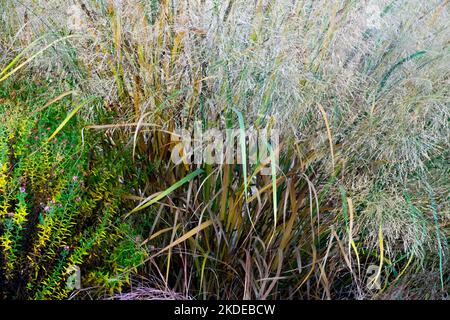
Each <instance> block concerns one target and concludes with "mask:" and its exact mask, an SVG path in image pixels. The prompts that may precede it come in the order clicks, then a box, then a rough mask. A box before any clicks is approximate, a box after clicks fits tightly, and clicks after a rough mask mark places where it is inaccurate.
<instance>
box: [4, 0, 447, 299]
mask: <svg viewBox="0 0 450 320" xmlns="http://www.w3.org/2000/svg"><path fill="white" fill-rule="evenodd" d="M1 8H2V9H3V12H5V13H6V12H9V13H10V14H3V15H2V22H4V23H3V24H2V26H1V27H0V32H1V33H2V35H3V37H2V38H1V39H2V40H1V43H0V44H1V47H0V49H1V50H2V53H4V54H3V59H2V66H3V65H4V66H8V65H9V64H10V63H11V61H13V62H14V64H15V65H16V66H18V65H20V63H22V62H27V63H26V64H24V65H23V68H21V69H20V70H17V72H15V73H14V74H11V75H10V76H9V79H8V81H19V79H22V78H25V79H28V81H32V82H33V81H39V80H41V79H49V81H50V80H51V81H52V83H53V84H50V85H49V87H50V88H51V87H54V88H56V89H58V90H60V92H67V91H68V90H74V89H76V90H78V91H79V92H80V93H81V94H82V95H83V96H94V97H96V98H97V100H100V101H102V103H100V104H99V103H96V104H88V105H86V106H80V109H79V111H78V116H79V117H80V118H81V119H84V121H85V124H84V126H83V136H84V137H86V138H88V137H92V136H93V137H97V138H98V139H100V140H101V141H102V143H101V144H98V145H96V146H95V148H94V149H95V150H96V151H97V152H99V153H100V154H102V155H103V156H104V157H106V158H107V157H111V155H116V156H115V158H114V159H116V160H117V159H118V157H121V160H122V162H118V163H117V166H118V169H117V170H115V169H114V170H113V169H110V170H111V172H109V175H110V176H111V178H112V179H117V180H120V181H122V182H123V183H119V185H118V186H114V190H116V188H117V189H118V190H120V193H121V196H120V202H117V205H116V208H117V210H118V213H117V217H118V219H119V217H120V219H122V221H123V223H124V225H122V224H120V225H121V226H122V227H121V228H122V229H121V230H122V231H123V233H124V234H125V237H126V238H127V239H128V242H123V243H122V244H121V245H117V246H116V248H115V249H114V256H116V257H121V259H125V260H126V263H123V264H122V267H120V268H118V267H114V263H116V262H115V261H116V260H115V259H106V260H101V262H99V261H97V263H98V264H97V265H96V266H97V273H96V277H88V276H84V277H83V282H85V283H89V284H90V285H91V286H92V288H91V289H90V290H83V291H81V292H80V294H78V293H77V297H82V294H83V293H86V292H88V293H89V295H90V296H96V297H104V296H105V295H107V296H114V290H126V291H128V292H129V293H127V295H125V296H124V298H126V299H129V298H130V297H133V295H134V294H135V295H134V296H136V297H138V296H146V295H145V294H143V292H144V291H145V288H147V287H149V283H148V281H143V283H142V285H137V286H127V282H126V281H125V282H119V285H118V286H116V287H114V286H113V287H112V289H111V286H109V287H108V284H111V283H115V280H116V279H118V278H119V279H121V277H122V276H123V275H126V277H130V275H134V277H135V278H136V279H141V278H142V277H144V278H147V279H153V280H152V281H153V282H154V288H150V289H149V292H148V297H150V296H152V295H153V293H155V292H158V294H160V293H161V292H166V293H167V295H168V296H169V295H170V293H171V292H178V293H179V294H180V295H181V296H184V297H192V298H199V299H202V298H226V299H231V298H234V299H242V298H243V299H250V298H256V299H287V298H296V299H339V298H358V299H360V298H386V297H393V298H413V297H415V298H443V297H445V292H447V291H448V280H449V271H448V263H447V256H448V236H449V231H448V218H449V217H448V213H449V212H450V210H449V193H448V191H449V167H448V163H449V137H450V132H449V118H450V114H449V110H450V109H449V98H448V97H449V63H448V61H449V53H450V52H449V45H450V44H449V31H448V17H449V5H448V1H434V0H433V1H427V2H425V3H424V2H421V1H415V0H411V1H395V0H394V1H383V0H380V1H352V0H339V1H308V0H305V1H287V0H286V1H283V0H282V1H276V2H274V1H265V0H257V1H244V0H230V1H208V0H206V1H139V0H133V1H126V2H125V1H112V0H110V1H106V0H104V1H86V0H85V1H73V2H61V1H20V2H18V1H3V2H2V4H1ZM67 21H69V23H68V22H67ZM35 39H40V41H41V42H33V41H35ZM55 41H58V42H57V43H54V42H55ZM24 49H26V50H25V51H23V50H24ZM42 49H45V50H42ZM40 50H42V51H40ZM21 52H23V54H21ZM38 52H39V55H36V53H38ZM30 58H33V59H32V60H30ZM27 59H28V60H27ZM3 70H4V69H3ZM4 74H6V73H4ZM54 97H58V95H55V96H54ZM80 102H81V101H80ZM5 109H8V110H9V108H5ZM72 110H73V109H72ZM69 112H70V111H68V112H67V114H69ZM67 114H66V116H64V117H62V118H61V119H56V118H55V119H54V120H53V121H54V122H55V127H56V128H58V126H59V128H60V131H61V132H64V131H70V130H72V129H70V128H69V127H67V123H70V121H72V120H70V119H68V118H67ZM38 117H39V116H38ZM64 119H66V120H68V121H67V122H65V120H64ZM196 121H200V122H201V124H202V128H203V129H204V130H207V129H220V130H224V129H238V130H242V131H243V130H247V129H250V128H253V129H254V130H260V131H261V130H267V129H269V130H270V128H276V129H278V130H279V131H280V132H281V137H280V146H279V149H278V150H272V151H273V152H277V155H278V156H279V162H278V163H277V164H276V166H275V163H274V162H273V161H272V162H271V164H269V165H268V169H269V171H270V172H271V174H270V175H262V174H261V170H262V169H263V165H252V164H250V163H249V162H244V163H242V164H215V165H214V164H206V163H203V164H191V163H189V162H185V163H183V164H180V165H175V164H174V163H173V162H172V161H171V160H170V155H171V152H172V150H173V147H174V142H173V139H172V135H171V132H174V131H175V130H176V129H180V128H191V127H192V126H193V123H195V122H196ZM56 128H55V129H56ZM237 145H238V148H240V150H246V152H248V147H250V146H248V145H246V142H245V141H243V140H240V141H238V143H237ZM243 154H244V153H243ZM108 155H109V156H108ZM272 156H274V155H272ZM94 166H95V164H94ZM99 166H100V167H101V166H102V165H101V164H99ZM120 166H125V168H122V169H120ZM266 169H267V166H266ZM105 170H106V171H108V170H109V169H105ZM118 172H121V173H120V174H118ZM110 188H112V186H111V185H108V187H107V189H106V190H109V189H110ZM98 215H99V219H100V217H101V216H102V214H101V213H98ZM109 219H110V218H107V220H109ZM105 223H106V222H105ZM113 225H114V224H113ZM85 226H86V228H87V229H88V230H91V229H89V227H88V225H87V224H86V225H85ZM104 241H105V242H106V243H108V241H107V240H104ZM142 252H144V253H145V254H141V253H142ZM101 255H102V256H104V255H106V254H105V253H103V254H101ZM129 256H131V257H138V258H136V259H134V258H133V259H128V258H127V257H129ZM117 259H119V258H117ZM13 260H14V259H13ZM122 261H123V260H122ZM123 265H127V267H123ZM88 267H89V264H88ZM111 268H112V269H113V270H114V271H111V272H109V271H106V270H111ZM420 275H423V276H420ZM424 275H427V276H424ZM131 277H132V278H133V276H131ZM100 279H103V280H100ZM430 279H433V280H430ZM136 281H139V280H136ZM150 286H151V285H150ZM133 287H137V288H139V289H138V290H136V291H135V292H134V293H133ZM111 290H112V292H111ZM155 290H156V291H155ZM158 290H162V291H158ZM164 290H166V291H164ZM404 291H410V292H414V294H411V295H409V294H406V293H402V292H404ZM429 292H433V295H432V296H430V295H429ZM55 297H60V296H55ZM114 297H115V298H117V296H114Z"/></svg>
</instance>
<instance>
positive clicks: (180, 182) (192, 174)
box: [125, 168, 203, 218]
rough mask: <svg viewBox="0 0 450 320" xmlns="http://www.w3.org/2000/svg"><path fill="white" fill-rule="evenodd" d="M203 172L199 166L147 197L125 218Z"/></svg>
mask: <svg viewBox="0 0 450 320" xmlns="http://www.w3.org/2000/svg"><path fill="white" fill-rule="evenodd" d="M202 173H203V169H201V168H199V169H197V170H195V171H194V172H191V173H189V174H188V175H187V176H185V177H184V178H183V179H181V180H179V181H177V182H175V183H174V184H173V185H171V186H170V187H169V188H167V189H166V190H164V191H163V192H161V193H159V194H158V195H156V196H154V195H151V196H150V197H148V198H147V199H145V200H144V202H143V203H142V204H140V205H139V206H137V207H136V208H134V209H133V210H131V211H130V212H129V213H127V214H126V215H125V218H127V217H128V216H129V215H130V214H132V213H135V212H138V211H140V210H143V209H145V208H147V207H149V206H151V205H152V204H154V203H155V202H157V201H159V200H161V199H162V198H164V197H165V196H167V195H169V194H170V193H172V191H174V190H176V189H178V188H179V187H181V186H182V185H183V184H185V183H186V182H189V181H191V180H192V179H194V178H195V177H196V176H198V175H200V174H202Z"/></svg>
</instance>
